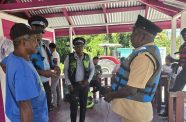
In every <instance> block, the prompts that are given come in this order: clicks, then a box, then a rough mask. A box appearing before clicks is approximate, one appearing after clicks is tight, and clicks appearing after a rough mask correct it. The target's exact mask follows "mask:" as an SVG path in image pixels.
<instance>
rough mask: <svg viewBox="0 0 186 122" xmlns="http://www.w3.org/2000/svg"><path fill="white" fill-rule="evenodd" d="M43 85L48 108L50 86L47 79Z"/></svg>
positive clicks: (50, 100)
mask: <svg viewBox="0 0 186 122" xmlns="http://www.w3.org/2000/svg"><path fill="white" fill-rule="evenodd" d="M43 86H44V89H45V92H46V97H47V105H48V109H49V108H50V106H51V102H52V96H51V87H50V84H49V81H47V82H44V83H43Z"/></svg>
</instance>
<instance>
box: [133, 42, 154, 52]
mask: <svg viewBox="0 0 186 122" xmlns="http://www.w3.org/2000/svg"><path fill="white" fill-rule="evenodd" d="M150 45H154V42H151V43H147V44H144V45H143V46H141V47H138V48H136V49H135V51H138V50H142V49H146V47H145V46H150Z"/></svg>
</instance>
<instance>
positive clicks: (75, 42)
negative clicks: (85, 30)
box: [73, 37, 85, 45]
mask: <svg viewBox="0 0 186 122" xmlns="http://www.w3.org/2000/svg"><path fill="white" fill-rule="evenodd" d="M81 44H82V45H84V44H85V39H84V38H82V37H76V38H75V39H74V40H73V45H81Z"/></svg>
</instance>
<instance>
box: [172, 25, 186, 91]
mask: <svg viewBox="0 0 186 122" xmlns="http://www.w3.org/2000/svg"><path fill="white" fill-rule="evenodd" d="M181 35H182V38H183V40H184V43H183V44H182V45H181V46H180V49H179V56H180V58H179V65H180V66H181V67H182V71H181V72H180V73H179V74H178V76H177V77H176V81H175V85H174V87H173V89H172V91H173V92H176V91H182V90H183V88H184V86H185V84H186V28H184V29H183V30H182V31H181Z"/></svg>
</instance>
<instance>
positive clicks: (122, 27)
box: [55, 20, 180, 37]
mask: <svg viewBox="0 0 186 122" xmlns="http://www.w3.org/2000/svg"><path fill="white" fill-rule="evenodd" d="M155 24H156V25H158V26H159V27H161V28H162V29H171V20H168V21H160V22H155ZM133 26H134V25H133V24H119V25H109V33H117V32H118V33H121V32H131V31H132V27H133ZM177 27H180V22H179V21H178V22H177ZM101 33H106V30H105V26H91V27H77V28H76V35H88V34H101ZM68 35H69V33H68V29H67V28H63V29H55V36H56V37H61V36H68Z"/></svg>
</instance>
